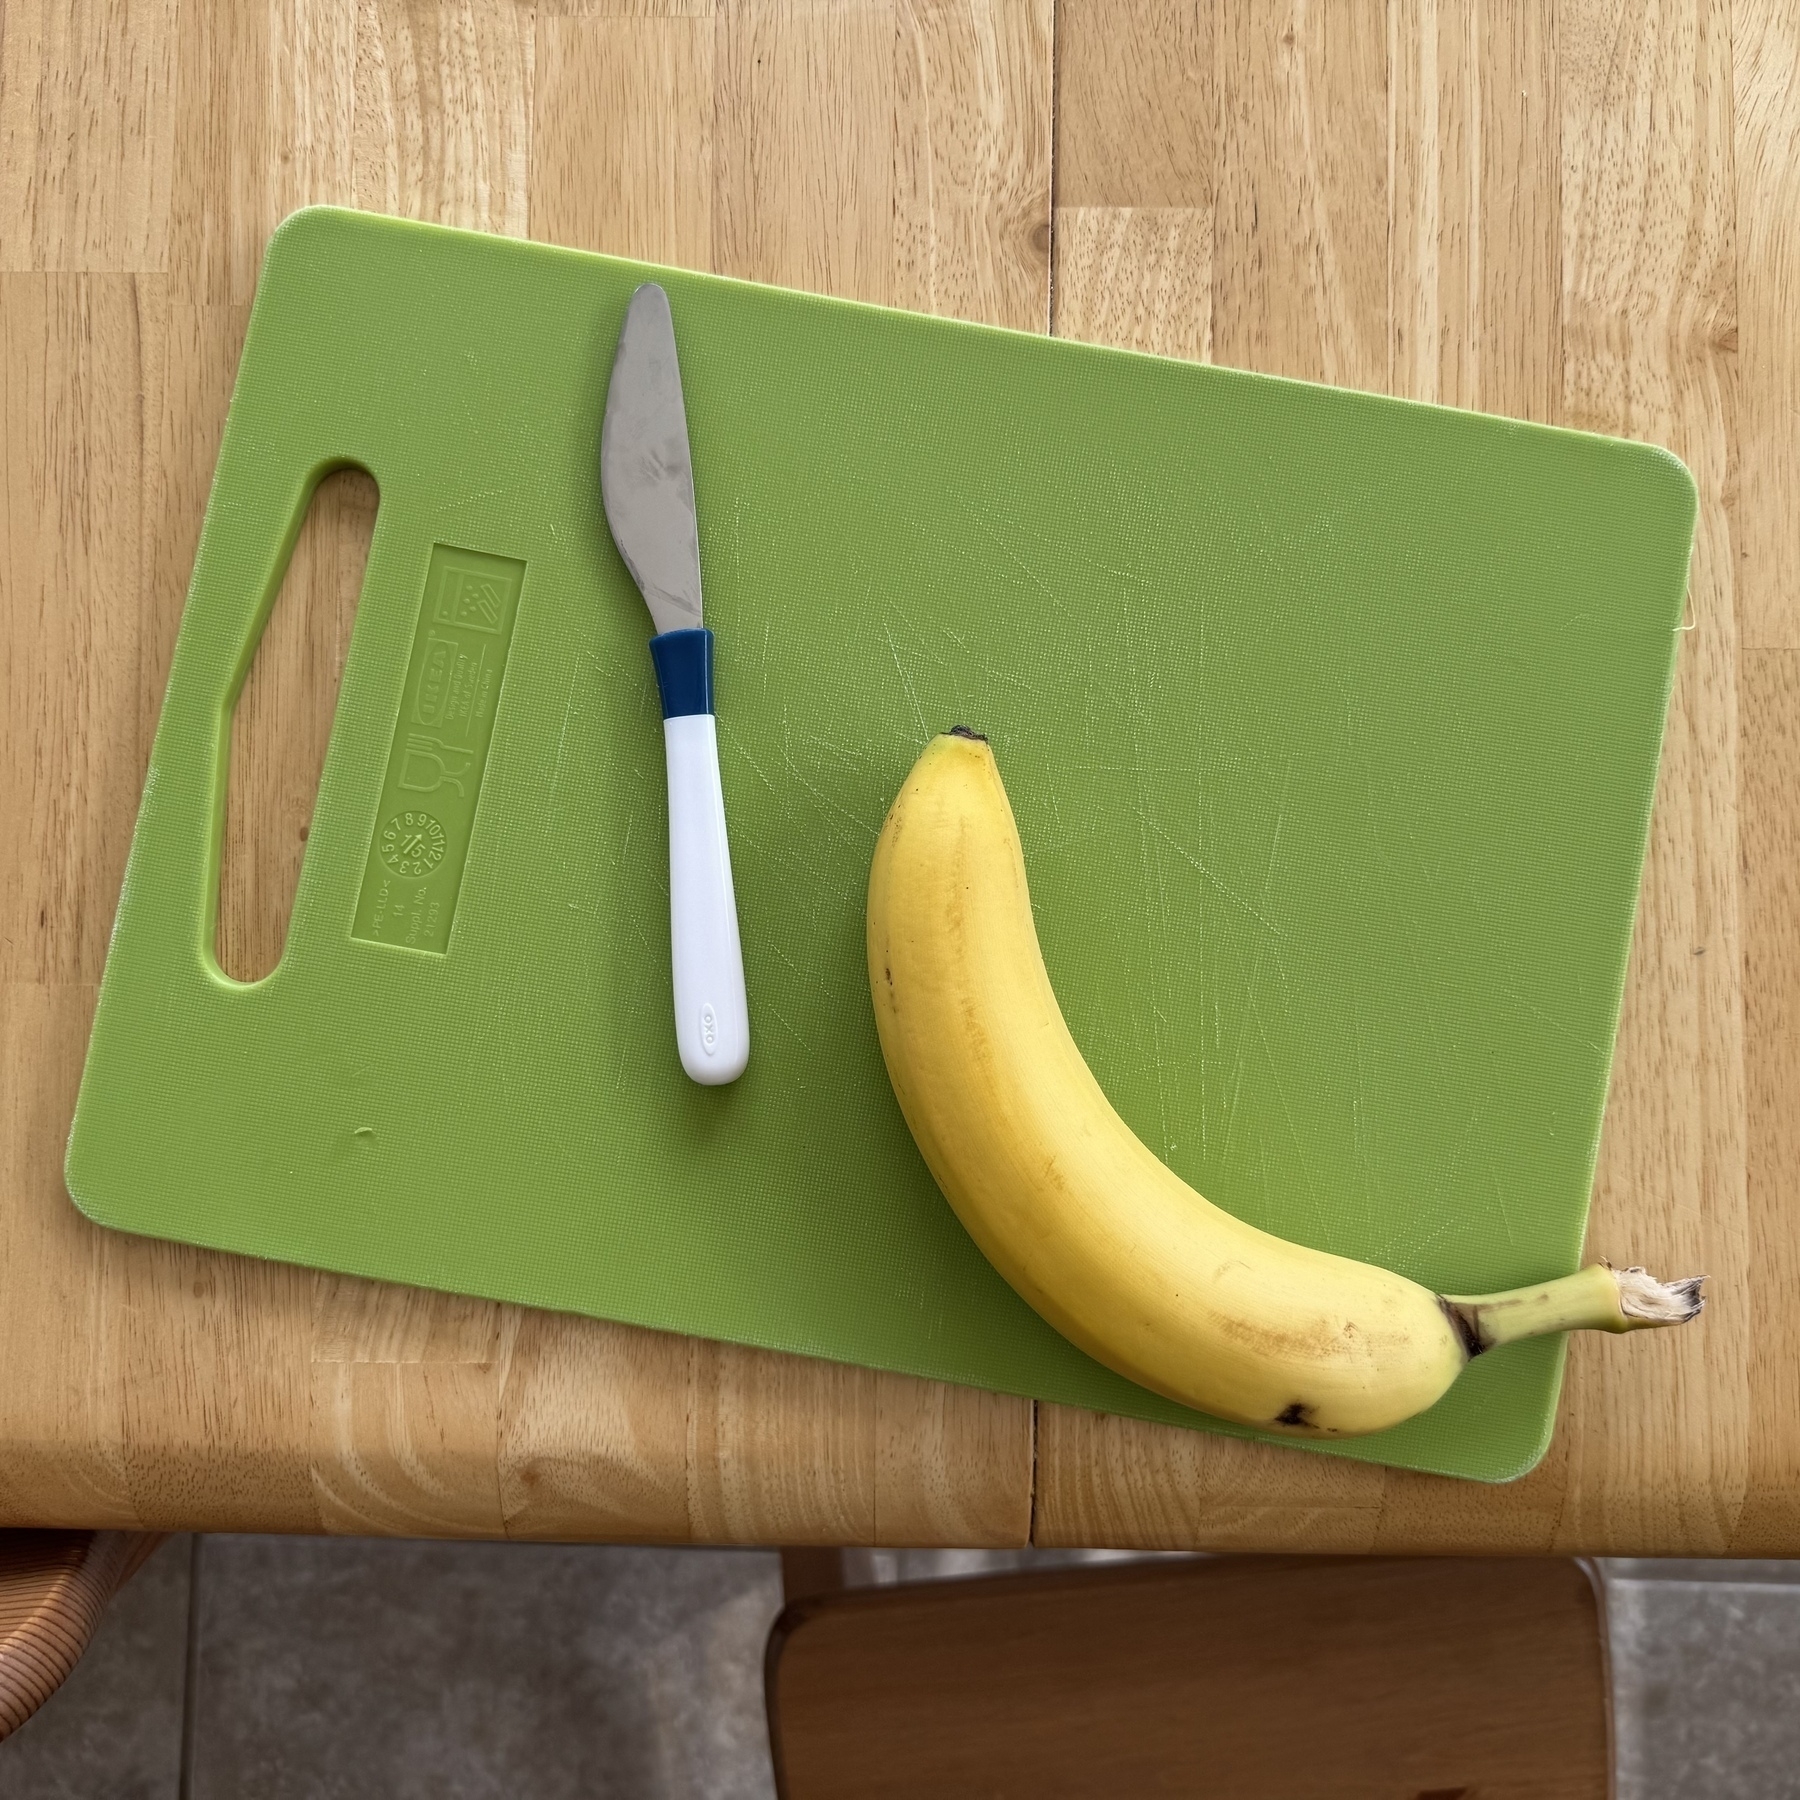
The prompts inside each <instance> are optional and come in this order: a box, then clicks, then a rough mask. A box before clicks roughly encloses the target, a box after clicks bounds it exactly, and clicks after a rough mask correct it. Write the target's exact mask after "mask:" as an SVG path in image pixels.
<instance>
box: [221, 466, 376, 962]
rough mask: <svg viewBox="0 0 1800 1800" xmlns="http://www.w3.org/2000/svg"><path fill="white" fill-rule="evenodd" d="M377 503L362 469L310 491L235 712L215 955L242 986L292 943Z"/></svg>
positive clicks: (349, 470) (340, 472) (337, 473)
mask: <svg viewBox="0 0 1800 1800" xmlns="http://www.w3.org/2000/svg"><path fill="white" fill-rule="evenodd" d="M379 503H380V496H379V494H378V493H377V491H376V487H375V482H374V480H373V478H372V477H371V476H369V475H368V474H367V473H366V472H365V471H364V470H362V469H358V468H342V469H338V470H336V471H334V472H333V473H332V474H330V475H327V476H326V477H325V479H324V480H323V481H321V482H320V483H319V485H318V486H317V487H316V488H315V489H314V490H313V495H312V500H311V502H310V504H309V505H308V507H307V509H306V518H305V520H304V522H303V523H302V524H301V527H300V531H299V535H298V536H297V537H296V538H295V540H294V551H293V555H292V556H291V557H290V558H289V561H288V566H287V570H286V572H285V573H284V574H283V576H282V579H281V591H280V593H279V594H277V595H276V598H275V604H274V607H273V609H272V610H271V611H270V614H269V617H268V622H267V623H266V624H265V625H264V627H263V634H262V638H261V641H260V642H259V643H258V644H257V647H256V654H255V657H254V659H253V660H252V662H251V664H250V672H249V674H248V676H247V677H246V678H245V681H244V686H243V690H242V691H241V692H240V694H239V695H238V702H237V707H236V709H235V711H234V712H233V714H232V719H231V761H230V765H229V774H228V775H227V778H226V790H225V833H224V840H223V842H222V843H221V845H220V847H219V932H218V943H217V948H216V955H217V957H218V962H219V967H220V968H221V969H223V970H224V972H225V973H226V974H227V975H229V976H232V977H233V978H234V979H235V980H238V981H260V980H261V979H262V977H263V976H265V975H267V974H269V973H270V972H271V971H272V970H273V969H274V968H275V966H276V964H277V963H279V962H280V961H281V953H282V950H283V949H284V948H285V946H286V944H287V932H288V920H289V918H290V916H291V915H292V913H293V909H294V895H295V892H296V890H297V889H298V887H299V883H300V865H301V863H302V861H303V860H304V858H305V855H306V841H307V838H308V837H309V835H310V834H311V830H312V819H313V804H314V802H315V801H316V800H317V798H318V793H319V777H320V775H321V773H322V772H323V770H324V767H325V746H326V744H327V743H328V742H329V740H330V737H331V721H332V716H333V714H334V713H335V712H336V711H337V698H338V683H339V681H340V679H341V678H342V675H343V672H344V654H345V652H346V651H347V650H348V649H349V647H350V627H351V625H352V624H353V623H354V622H355V618H356V606H357V602H358V600H359V599H360V598H361V596H362V585H363V571H364V569H365V568H366V567H367V565H368V561H369V544H370V540H371V539H372V538H373V536H374V533H375V513H376V509H377V507H378V505H379Z"/></svg>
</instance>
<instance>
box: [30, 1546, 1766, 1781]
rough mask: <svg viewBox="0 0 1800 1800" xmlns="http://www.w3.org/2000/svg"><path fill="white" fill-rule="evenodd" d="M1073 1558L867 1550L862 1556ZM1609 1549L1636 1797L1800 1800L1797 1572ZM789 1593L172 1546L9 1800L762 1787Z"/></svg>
mask: <svg viewBox="0 0 1800 1800" xmlns="http://www.w3.org/2000/svg"><path fill="white" fill-rule="evenodd" d="M1094 1554H1095V1553H1092V1552H1089V1553H1086V1555H1087V1556H1092V1555H1094ZM1100 1554H1106V1553H1100ZM1071 1559H1072V1558H1071V1555H1070V1553H1066V1552H1065V1553H1060V1554H1058V1553H1031V1552H1016V1551H1015V1552H1003V1553H997V1554H996V1553H983V1552H978V1551H951V1552H943V1551H939V1552H921V1551H874V1552H865V1553H863V1554H862V1555H861V1556H860V1557H859V1559H858V1560H857V1562H856V1564H855V1566H854V1567H853V1570H852V1574H853V1578H854V1579H858V1580H861V1581H892V1580H916V1579H924V1578H931V1577H939V1578H942V1577H944V1576H951V1575H979V1574H983V1573H987V1572H989V1571H991V1570H999V1569H1010V1568H1016V1567H1019V1566H1021V1565H1022V1564H1030V1563H1035V1562H1049V1563H1055V1562H1066V1561H1069V1560H1071ZM1604 1567H1605V1574H1606V1579H1607V1593H1608V1615H1609V1622H1610V1629H1611V1632H1612V1650H1613V1675H1614V1688H1615V1694H1616V1709H1615V1710H1616V1722H1617V1747H1618V1773H1619V1783H1618V1800H1675V1796H1677V1795H1680V1796H1682V1797H1683V1800H1691V1796H1694V1795H1705V1796H1707V1800H1783V1797H1785V1796H1797V1797H1800V1563H1652V1562H1613V1563H1609V1564H1606V1565H1605V1566H1604ZM780 1604H781V1577H780V1567H779V1562H778V1559H777V1557H776V1556H775V1555H774V1554H773V1553H772V1552H767V1551H731V1550H655V1549H625V1548H608V1547H563V1546H551V1545H514V1544H434V1543H411V1542H388V1541H364V1540H356V1539H319V1538H254V1537H205V1538H178V1539H175V1540H174V1541H172V1542H171V1543H169V1544H166V1545H165V1546H164V1547H163V1548H162V1549H161V1550H160V1551H158V1552H157V1554H156V1556H155V1557H154V1558H152V1560H151V1562H150V1563H149V1564H148V1566H147V1567H146V1568H145V1569H144V1571H143V1573H142V1574H140V1575H139V1576H138V1578H137V1580H136V1581H135V1582H133V1583H132V1585H131V1586H130V1587H129V1588H127V1589H126V1590H125V1592H124V1593H123V1594H122V1595H120V1597H119V1599H118V1600H117V1601H116V1602H115V1603H114V1605H113V1607H112V1609H111V1611H110V1612H109V1613H108V1615H107V1618H106V1621H105V1623H104V1625H103V1626H102V1628H101V1630H100V1633H99V1635H98V1636H97V1637H96V1639H95V1641H94V1645H93V1647H92V1649H91V1650H90V1651H89V1653H88V1655H87V1657H86V1658H85V1659H84V1661H83V1662H82V1663H81V1665H80V1667H79V1668H77V1670H76V1672H75V1674H74V1676H73V1677H72V1678H71V1679H70V1681H69V1682H68V1684H67V1685H66V1686H65V1687H64V1688H63V1690H62V1691H61V1692H60V1693H59V1694H57V1695H56V1697H55V1698H54V1699H53V1700H52V1701H51V1702H50V1704H49V1705H48V1706H46V1707H45V1708H44V1709H43V1711H42V1712H40V1713H39V1714H38V1715H37V1717H36V1718H34V1719H32V1720H31V1721H30V1722H29V1723H28V1724H27V1725H26V1726H25V1727H24V1728H23V1729H22V1730H20V1731H19V1732H17V1733H16V1734H15V1735H14V1736H13V1737H12V1738H10V1739H8V1740H7V1741H5V1742H4V1743H0V1796H4V1797H5V1800H245V1797H247V1796H255V1797H256V1800H302V1797H304V1800H376V1797H379V1800H414V1797H415V1796H416V1797H418V1800H425V1797H427V1796H429V1800H498V1797H499V1796H509V1797H510V1796H520V1795H529V1796H531V1797H532V1800H576V1797H577V1796H579V1797H580V1800H612V1797H614V1796H630V1797H631V1800H767V1797H769V1796H771V1795H772V1794H773V1784H772V1781H771V1777H770V1771H769V1758H768V1749H767V1742H766V1738H765V1735H764V1726H763V1712H762V1649H763V1642H764V1639H765V1638H766V1636H767V1634H768V1629H769V1625H770V1624H771V1622H772V1621H773V1619H774V1617H775V1614H776V1612H777V1611H778V1610H779V1608H780Z"/></svg>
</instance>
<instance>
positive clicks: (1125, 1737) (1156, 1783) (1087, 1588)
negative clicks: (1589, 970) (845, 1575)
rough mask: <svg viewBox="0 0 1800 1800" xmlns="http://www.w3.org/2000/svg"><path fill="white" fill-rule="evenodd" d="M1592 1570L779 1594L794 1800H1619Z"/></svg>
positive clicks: (1189, 1575) (1156, 1569) (1236, 1567)
mask: <svg viewBox="0 0 1800 1800" xmlns="http://www.w3.org/2000/svg"><path fill="white" fill-rule="evenodd" d="M1604 1631H1605V1627H1604V1624H1603V1622H1602V1618H1601V1609H1600V1597H1599V1594H1598V1592H1597V1589H1596V1584H1595V1583H1594V1582H1593V1581H1592V1580H1591V1579H1590V1577H1589V1574H1588V1572H1587V1570H1586V1569H1585V1568H1584V1566H1583V1565H1582V1564H1581V1563H1579V1562H1577V1561H1574V1560H1572V1559H1567V1558H1533V1559H1529V1560H1517V1561H1511V1562H1502V1561H1500V1560H1499V1559H1497V1558H1493V1557H1482V1558H1479V1559H1476V1560H1473V1561H1461V1560H1456V1559H1450V1558H1437V1559H1432V1560H1426V1559H1424V1558H1412V1559H1409V1560H1407V1561H1403V1562H1402V1561H1395V1560H1391V1559H1384V1558H1380V1557H1370V1558H1356V1559H1338V1558H1323V1557H1305V1558H1302V1557H1274V1556H1269V1557H1261V1556H1258V1557H1237V1556H1234V1557H1218V1558H1212V1557H1208V1558H1203V1559H1199V1560H1191V1559H1186V1558H1183V1559H1179V1560H1177V1561H1174V1562H1152V1563H1134V1564H1127V1565H1123V1566H1121V1565H1118V1564H1114V1565H1113V1566H1111V1567H1108V1568H1088V1569H1079V1570H1075V1569H1070V1570H1048V1571H1038V1572H1036V1573H1033V1574H1027V1575H1013V1576H998V1577H991V1578H989V1579H987V1580H985V1581H924V1582H918V1581H915V1582H902V1583H900V1584H899V1585H897V1586H889V1587H879V1588H860V1589H852V1590H850V1591H848V1592H839V1593H825V1594H815V1595H813V1596H810V1597H808V1598H806V1599H802V1600H800V1601H798V1602H792V1603H790V1604H789V1605H788V1607H787V1609H786V1611H785V1612H783V1613H782V1615H781V1617H780V1618H779V1619H778V1620H777V1621H776V1624H775V1629H774V1632H773V1633H772V1634H771V1636H770V1640H769V1654H768V1660H767V1668H766V1680H765V1687H766V1691H767V1695H768V1708H769V1737H770V1742H771V1745H772V1747H773V1749H774V1753H775V1786H776V1791H777V1793H778V1794H779V1795H780V1796H781V1800H913V1796H916V1795H920V1794H935V1795H938V1796H940V1800H989V1797H990V1796H995V1795H1002V1794H1005V1795H1022V1794H1030V1795H1032V1796H1033V1800H1115V1796H1118V1795H1123V1794H1154V1795H1175V1794H1221V1795H1223V1794H1229V1795H1234V1796H1237V1795H1246V1796H1254V1797H1255V1800H1320V1796H1323V1795H1329V1796H1330V1797H1331V1800H1402V1796H1406V1797H1408V1800H1470V1797H1472V1796H1476V1795H1479V1796H1481V1800H1605V1796H1607V1795H1608V1794H1610V1793H1611V1791H1612V1783H1611V1781H1610V1780H1609V1778H1608V1763H1609V1760H1610V1759H1609V1755H1608V1750H1609V1744H1608V1739H1609V1737H1610V1735H1611V1734H1610V1732H1609V1729H1608V1725H1609V1719H1608V1714H1609V1712H1610V1707H1609V1704H1608V1696H1607V1687H1606V1647H1605V1643H1604V1641H1603V1639H1604Z"/></svg>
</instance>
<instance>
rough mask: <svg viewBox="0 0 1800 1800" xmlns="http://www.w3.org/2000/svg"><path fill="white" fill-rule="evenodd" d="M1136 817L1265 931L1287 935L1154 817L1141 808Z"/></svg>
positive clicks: (1278, 935) (1281, 935) (1277, 935)
mask: <svg viewBox="0 0 1800 1800" xmlns="http://www.w3.org/2000/svg"><path fill="white" fill-rule="evenodd" d="M1138 817H1139V818H1140V819H1142V820H1143V821H1144V823H1145V824H1146V825H1148V826H1149V827H1150V829H1151V830H1152V831H1154V832H1155V833H1156V835H1157V836H1158V837H1159V838H1161V839H1162V841H1163V842H1164V843H1165V844H1167V845H1168V846H1169V848H1170V849H1171V850H1173V851H1174V852H1175V854H1176V855H1177V856H1179V857H1181V858H1182V859H1183V860H1184V861H1186V862H1188V863H1191V864H1192V865H1193V866H1194V868H1196V869H1197V870H1198V871H1199V872H1200V873H1201V874H1202V875H1204V876H1205V877H1206V879H1207V880H1208V881H1210V882H1211V883H1212V884H1213V886H1214V887H1216V888H1217V889H1218V890H1219V892H1220V893H1221V894H1223V895H1224V896H1225V898H1226V899H1227V900H1229V901H1230V902H1231V903H1232V905H1233V906H1236V907H1240V908H1241V909H1242V910H1243V911H1245V912H1247V913H1248V914H1249V915H1250V917H1251V918H1253V919H1254V920H1255V921H1256V922H1257V924H1259V925H1260V926H1262V927H1263V929H1264V930H1265V931H1268V932H1271V933H1272V934H1273V935H1274V936H1276V937H1285V936H1286V935H1287V933H1286V932H1284V931H1283V930H1282V929H1281V927H1280V926H1279V925H1277V924H1276V923H1275V921H1274V920H1273V919H1271V918H1270V917H1269V916H1268V915H1267V914H1266V913H1261V912H1258V911H1257V909H1256V908H1255V907H1254V906H1252V905H1251V904H1250V902H1249V901H1248V900H1246V899H1245V898H1244V896H1243V895H1242V894H1240V893H1238V892H1237V891H1236V890H1235V889H1234V888H1232V887H1231V886H1230V885H1229V884H1227V883H1226V882H1223V881H1221V880H1220V879H1219V877H1218V876H1217V875H1215V874H1214V873H1213V872H1212V870H1211V869H1209V868H1208V867H1207V866H1206V864H1205V863H1203V862H1202V861H1201V860H1200V859H1199V857H1197V856H1196V855H1195V854H1194V853H1193V851H1191V850H1190V849H1188V848H1187V846H1186V845H1185V844H1181V843H1178V842H1177V841H1176V840H1175V839H1174V838H1172V837H1170V836H1169V834H1168V833H1167V832H1166V831H1164V830H1163V828H1162V827H1161V826H1160V825H1159V824H1157V822H1156V821H1155V820H1154V819H1152V818H1150V817H1149V816H1148V815H1147V814H1145V813H1144V812H1143V811H1141V810H1140V811H1139V813H1138Z"/></svg>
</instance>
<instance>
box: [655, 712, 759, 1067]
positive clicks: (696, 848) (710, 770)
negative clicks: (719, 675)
mask: <svg viewBox="0 0 1800 1800" xmlns="http://www.w3.org/2000/svg"><path fill="white" fill-rule="evenodd" d="M663 750H664V753H665V755H666V756H667V759H668V766H669V927H670V938H671V944H672V950H673V958H674V966H675V1043H676V1047H677V1048H678V1049H679V1050H680V1052H681V1066H682V1067H683V1068H684V1069H685V1070H686V1071H687V1072H688V1074H689V1075H690V1076H691V1077H692V1078H693V1079H694V1080H695V1081H698V1082H701V1083H703V1084H704V1085H705V1086H707V1087H718V1086H720V1085H722V1084H723V1083H725V1082H727V1081H736V1080H737V1078H738V1077H739V1076H740V1075H741V1074H743V1072H744V1065H745V1064H746V1063H747V1062H748V1061H749V1060H750V1009H749V1006H748V1004H747V1002H746V1001H745V998H744V953H743V949H742V947H741V945H740V944H739V941H738V920H737V897H736V895H735V894H734V893H733V891H732V886H731V847H730V845H729V844H728V843H727V842H726V841H725V792H724V789H723V788H721V787H720V785H719V734H718V726H717V724H716V722H715V721H714V718H713V715H712V714H711V713H709V712H696V713H684V714H682V715H680V716H679V717H677V718H673V719H664V720H663Z"/></svg>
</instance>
